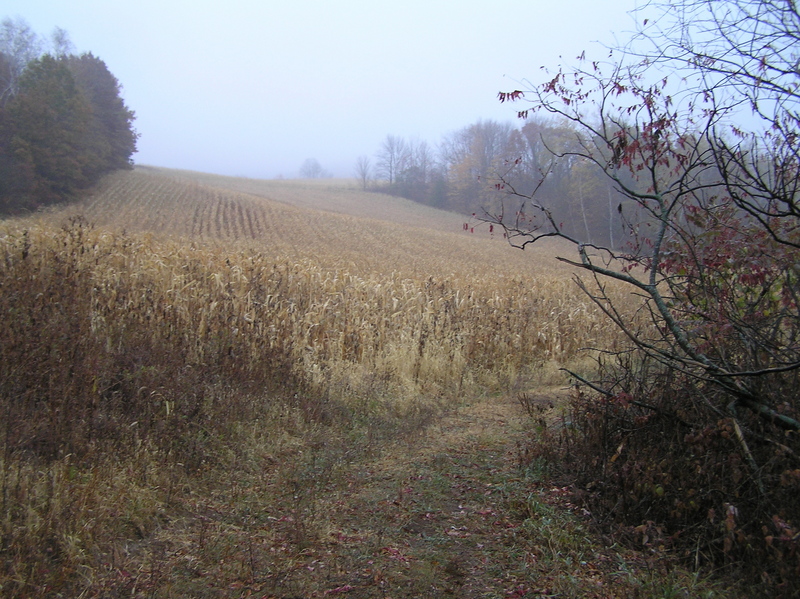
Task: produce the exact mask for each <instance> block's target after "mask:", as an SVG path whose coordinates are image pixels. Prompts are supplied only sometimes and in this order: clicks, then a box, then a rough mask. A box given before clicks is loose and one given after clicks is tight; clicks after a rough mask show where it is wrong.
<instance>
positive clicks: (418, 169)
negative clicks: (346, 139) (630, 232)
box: [355, 116, 633, 246]
mask: <svg viewBox="0 0 800 599" xmlns="http://www.w3.org/2000/svg"><path fill="white" fill-rule="evenodd" d="M578 143H579V137H578V136H577V132H576V130H575V128H574V127H573V126H572V125H571V124H570V123H569V122H566V121H558V120H555V119H551V118H547V117H543V116H537V117H533V118H530V119H528V120H527V121H526V122H525V123H524V125H523V126H521V127H517V126H515V125H513V124H511V123H499V122H497V121H492V120H485V121H478V122H476V123H474V124H472V125H469V126H466V127H464V128H462V129H460V130H458V131H455V132H452V133H450V134H447V135H445V136H444V137H443V138H442V140H441V141H440V142H439V144H438V145H437V146H436V147H433V146H431V145H429V144H428V143H427V142H425V141H414V140H411V141H409V140H406V139H404V138H402V137H398V136H394V135H388V136H387V137H386V138H385V140H384V141H383V143H382V144H381V146H380V148H379V149H378V151H377V152H376V154H375V156H374V162H371V161H370V159H369V158H367V157H361V158H359V159H358V161H357V163H356V167H355V175H356V177H357V178H358V180H359V182H360V184H361V185H362V187H363V188H365V189H367V188H371V189H376V190H380V191H384V192H387V193H391V194H394V195H399V196H402V197H405V198H408V199H411V200H415V201H417V202H420V203H423V204H428V205H431V206H434V207H436V208H441V209H444V210H451V211H454V212H459V213H461V214H472V213H478V214H482V213H483V210H484V209H486V210H490V211H495V210H496V209H497V208H498V207H499V206H500V204H501V203H502V200H503V198H504V197H506V196H507V192H508V190H509V187H510V186H513V188H514V190H515V191H516V192H519V193H521V194H523V195H528V194H530V193H531V192H532V191H533V190H534V189H536V188H537V187H538V190H537V193H538V195H539V197H543V198H547V199H548V200H549V201H550V204H551V205H552V206H553V212H554V217H555V218H556V219H557V220H558V222H559V223H560V224H562V225H563V230H564V231H565V232H566V233H568V234H570V235H576V236H577V235H579V236H581V237H582V238H584V239H587V240H591V241H592V242H594V243H602V244H607V245H612V246H619V245H620V244H621V243H624V240H625V239H626V235H627V233H626V231H625V230H623V226H622V221H621V220H620V218H619V211H620V210H621V209H622V204H623V203H624V201H625V199H624V198H623V197H622V196H621V195H620V194H619V193H618V192H617V191H616V189H615V188H614V186H613V185H612V184H611V183H610V182H609V181H608V179H607V178H606V177H603V174H602V172H601V171H600V169H598V168H596V167H595V166H594V165H592V164H590V163H589V162H588V161H584V160H580V159H578V158H575V159H572V160H558V161H555V160H554V159H553V152H557V153H560V154H563V153H569V152H570V150H571V147H572V146H573V145H576V144H578ZM545 175H546V176H545ZM498 186H500V187H502V189H499V188H498ZM631 208H633V207H631Z"/></svg>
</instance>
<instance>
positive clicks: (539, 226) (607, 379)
mask: <svg viewBox="0 0 800 599" xmlns="http://www.w3.org/2000/svg"><path fill="white" fill-rule="evenodd" d="M654 7H660V8H661V9H663V12H662V13H661V15H660V17H659V18H657V19H656V20H655V21H653V20H647V21H645V20H642V28H641V30H640V31H639V33H638V34H637V37H636V39H635V40H634V42H633V43H632V44H631V46H629V47H627V48H625V49H623V50H626V51H623V52H622V53H620V52H619V49H616V51H615V52H613V53H612V54H611V57H612V60H611V61H610V62H603V61H592V60H587V59H586V58H585V57H581V58H580V59H579V63H578V66H577V67H575V68H566V67H561V68H559V69H557V70H556V71H555V72H551V73H549V74H548V75H547V76H546V78H545V80H544V81H543V82H541V83H539V84H527V85H525V86H524V89H517V90H514V91H511V92H507V93H505V92H504V93H500V100H501V101H503V102H516V103H517V105H518V106H519V104H520V103H526V104H525V105H524V106H522V109H521V110H519V111H518V114H519V116H521V117H523V118H526V117H527V116H529V115H532V114H537V113H544V114H549V115H552V116H555V117H557V118H559V119H563V120H565V121H566V122H569V123H570V124H571V126H572V128H573V133H572V139H571V140H570V143H569V144H566V145H564V146H562V147H557V148H556V147H550V151H551V154H552V159H553V160H554V161H555V163H556V167H554V168H557V165H558V164H559V163H564V162H566V163H568V164H575V161H576V160H577V161H579V162H580V164H583V165H592V167H593V168H594V169H596V170H597V171H598V172H600V173H602V174H603V176H604V177H605V178H606V181H607V182H608V183H610V184H611V185H612V186H613V187H614V189H615V190H616V192H617V193H618V194H619V195H620V197H621V198H622V201H620V202H619V203H618V204H617V205H616V209H614V204H610V205H609V209H610V211H611V212H612V213H616V214H615V216H616V217H617V219H618V222H620V223H621V225H622V226H623V227H624V228H625V231H626V234H627V237H628V239H629V240H630V241H631V243H630V245H629V246H628V247H626V248H624V249H620V248H618V247H615V246H614V244H613V243H610V244H605V243H598V242H597V241H595V243H592V241H591V240H590V239H588V236H587V235H586V234H585V233H582V232H579V231H577V230H575V229H573V230H572V231H567V230H565V228H564V227H563V223H562V222H561V221H560V220H559V219H557V218H555V216H554V214H555V212H554V208H555V205H554V201H553V198H548V197H547V196H543V195H541V194H540V191H541V190H542V189H543V186H544V184H545V182H546V180H547V177H549V176H550V174H551V173H552V172H554V168H547V169H545V170H543V172H542V176H541V177H540V179H539V182H538V184H537V186H536V187H535V189H534V190H533V191H532V192H527V191H526V192H522V191H520V190H518V189H517V188H516V187H515V185H514V182H513V181H512V180H508V179H506V180H505V182H504V184H503V186H504V190H505V191H506V192H507V193H509V194H510V196H509V197H507V198H506V201H505V202H504V204H503V205H502V206H501V207H500V208H499V209H497V210H492V209H487V210H486V211H485V212H484V215H483V217H482V218H481V220H483V221H485V222H488V223H491V224H493V225H494V226H495V227H497V226H500V227H502V228H503V229H504V231H505V234H506V235H507V237H508V239H509V241H510V242H511V244H512V245H514V246H516V247H519V248H526V247H529V246H530V245H531V244H535V243H537V242H539V241H540V240H542V239H545V238H550V237H555V238H560V239H561V240H563V241H566V242H568V243H569V244H570V247H571V248H572V249H573V250H574V253H564V254H562V256H561V258H560V259H561V260H562V261H563V262H565V263H566V264H568V265H570V266H572V267H574V268H575V272H576V273H578V274H576V277H575V280H576V282H577V284H578V285H579V286H580V288H581V289H582V290H583V291H584V292H585V293H586V294H587V296H588V297H589V298H590V299H591V300H592V301H594V302H595V305H596V306H597V308H598V309H599V310H601V311H602V312H604V313H605V314H606V315H607V317H608V318H609V319H610V321H611V322H613V323H614V324H615V325H616V327H617V328H618V329H619V330H620V331H621V332H622V333H623V335H624V336H626V337H627V339H628V340H629V342H630V343H629V346H625V347H620V346H616V347H600V348H595V349H596V350H598V355H599V358H598V371H597V375H596V376H587V375H584V374H582V373H577V372H571V375H572V376H573V377H574V378H575V379H576V380H578V381H581V382H582V383H583V384H585V385H587V386H588V387H590V388H591V389H592V390H593V391H594V392H596V393H597V394H599V395H600V396H602V397H603V398H604V399H603V402H601V403H600V405H602V406H605V407H604V408H602V409H606V408H607V409H608V411H607V412H605V413H606V414H611V413H612V412H613V413H614V414H615V415H619V414H625V416H624V418H628V415H631V414H632V413H634V414H635V415H636V418H634V417H633V416H630V418H628V419H627V420H625V426H624V427H619V428H616V429H614V431H613V434H612V429H611V427H610V426H609V427H608V428H604V429H603V431H602V434H600V433H598V432H597V431H594V432H595V433H596V436H595V438H597V439H600V438H601V437H602V439H601V440H600V441H598V444H599V445H602V444H603V443H606V439H608V440H609V442H610V443H612V444H614V445H612V446H611V447H612V448H611V450H610V451H611V453H614V451H615V449H616V448H617V447H619V449H618V450H617V453H616V455H614V457H613V458H610V455H611V453H609V454H608V455H609V458H608V459H606V458H604V457H603V458H599V460H598V461H599V462H602V464H601V466H599V467H598V468H600V467H602V469H603V472H609V471H611V470H614V469H615V468H618V467H619V468H622V467H621V466H619V462H617V464H614V461H615V460H617V458H619V452H620V451H622V448H623V445H624V446H625V447H626V451H630V452H631V454H630V458H624V459H623V460H622V461H625V460H627V459H630V460H631V462H628V466H629V468H628V470H626V471H624V472H623V471H622V470H617V472H619V478H618V479H617V480H618V481H623V482H622V483H620V487H618V492H619V495H618V496H619V497H620V501H622V502H625V501H627V499H626V497H630V496H631V493H634V496H635V502H634V503H635V505H633V506H631V511H632V512H635V510H636V509H638V507H639V506H643V505H646V506H647V507H646V510H645V508H642V510H645V511H646V513H647V516H646V518H648V519H649V518H654V517H655V516H654V514H655V505H656V503H657V501H658V498H657V497H655V498H654V497H653V496H650V497H644V496H643V495H642V494H639V495H636V493H635V492H633V491H632V489H633V488H634V486H635V485H640V484H642V483H643V482H644V480H643V479H641V478H639V479H637V478H636V475H635V473H634V472H635V468H639V467H642V468H645V466H646V465H643V464H642V463H641V462H639V463H637V462H635V460H636V457H635V455H634V452H635V450H634V449H633V447H634V443H637V445H636V447H638V448H644V449H647V448H648V446H652V445H653V444H655V443H663V446H664V447H665V448H666V449H665V453H663V454H657V459H658V460H659V466H658V467H657V468H663V469H665V470H667V469H669V468H671V467H672V466H671V464H670V460H671V458H673V457H677V458H680V460H685V462H682V463H683V464H693V466H692V467H690V468H688V469H687V468H686V467H685V466H684V467H683V472H681V471H680V470H681V467H676V468H673V469H672V470H671V474H670V476H673V477H677V476H680V477H684V478H682V479H681V483H680V484H679V485H676V486H681V488H680V489H676V490H675V493H674V494H673V495H672V496H671V497H669V501H668V502H665V503H664V505H665V506H666V507H665V508H664V509H663V511H662V512H660V514H661V516H659V517H664V518H674V521H675V522H676V526H680V527H681V528H680V529H676V530H681V531H682V533H683V532H686V531H688V530H690V529H692V528H694V529H695V530H703V529H704V530H706V531H707V535H708V536H707V537H706V538H705V540H707V542H708V544H707V545H706V546H708V547H711V546H712V544H713V543H716V544H717V545H716V546H718V547H720V549H717V550H715V551H717V553H719V554H724V559H728V557H729V556H730V552H732V551H734V548H735V546H737V545H738V546H739V547H740V549H739V551H740V553H739V555H741V556H743V559H751V557H752V555H753V554H755V552H756V551H761V553H760V555H761V556H762V558H763V560H764V561H762V562H760V563H759V565H758V566H757V568H762V567H763V566H764V565H765V564H768V565H769V567H770V568H772V569H771V570H770V571H771V572H772V574H771V575H773V574H774V575H775V576H777V577H778V578H781V577H783V580H784V581H790V582H785V584H786V585H787V588H791V585H794V587H793V588H797V581H798V576H797V571H796V570H792V571H790V570H788V569H786V570H780V568H779V567H774V566H775V562H777V561H778V560H779V559H782V558H781V557H780V556H779V555H778V551H783V550H784V549H785V550H786V551H791V552H797V551H798V550H799V549H800V535H798V534H797V533H796V530H795V529H794V528H792V527H788V528H783V527H782V526H783V525H782V524H781V523H782V522H784V521H788V520H791V519H792V518H794V521H795V522H796V521H797V520H798V518H800V510H798V508H797V505H798V504H797V501H796V490H795V491H794V492H787V491H786V489H785V480H784V479H782V478H781V477H782V476H784V473H785V472H794V471H795V470H796V469H797V468H798V464H799V463H800V440H798V431H800V395H798V393H797V389H798V388H800V266H798V265H800V253H798V252H799V250H800V194H799V193H798V192H800V182H799V181H798V173H800V69H798V56H800V55H798V50H797V48H798V42H800V14H798V11H797V6H796V2H795V1H794V0H727V1H722V0H677V2H670V3H669V5H667V4H666V3H663V4H661V3H656V4H650V5H648V10H652V9H653V8H654ZM645 42H649V43H651V45H650V46H649V47H648V46H646V44H645ZM568 172H571V169H570V170H569V171H568ZM604 191H607V189H605V188H604V187H603V186H599V187H598V189H597V192H593V193H597V195H598V196H599V195H600V194H601V193H603V192H604ZM619 284H621V285H622V286H623V287H624V288H625V289H627V290H628V291H630V295H628V296H627V297H629V298H633V299H634V300H635V301H636V302H637V304H636V305H635V306H634V307H633V308H629V307H628V306H626V305H623V304H622V303H621V301H620V299H619V298H620V295H618V294H617V295H615V294H614V293H612V292H611V289H612V288H613V287H614V286H615V285H619ZM618 291H619V289H618V288H617V292H618ZM629 408H630V410H629ZM634 410H635V411H634ZM616 417H617V416H615V418H616ZM651 417H652V419H651ZM652 420H658V421H660V422H661V423H664V422H669V423H672V425H671V426H672V428H669V429H668V430H670V431H671V432H672V436H668V435H665V437H664V438H663V439H660V440H657V439H655V438H654V437H651V438H646V435H647V433H648V431H652V430H655V429H653V428H650V427H648V426H646V425H645V423H648V422H651V421H652ZM622 421H623V417H619V419H618V420H616V421H615V422H622ZM587 422H589V423H590V424H591V421H590V420H587ZM595 422H603V423H604V424H603V426H605V425H606V424H608V423H609V420H602V416H601V417H598V419H597V420H596V421H595ZM722 426H725V427H728V428H726V429H725V432H724V435H722V436H721V437H720V439H721V441H724V443H720V444H718V445H715V446H714V447H712V443H708V444H706V445H702V444H703V443H705V441H707V440H710V439H711V438H712V437H714V436H715V435H716V434H717V431H720V430H721V427H722ZM660 430H662V431H663V430H667V427H666V425H665V426H664V428H662V429H660ZM615 435H616V436H615ZM584 438H585V439H588V438H589V434H588V433H587V435H586V437H584ZM637 438H638V441H636V439H637ZM588 442H589V441H587V443H588ZM648 444H649V445H648ZM701 446H702V448H701ZM602 447H603V448H604V450H605V448H607V446H605V445H602ZM712 451H713V452H714V453H713V459H714V460H718V461H716V462H714V463H719V464H721V463H722V462H723V461H724V460H726V459H731V460H738V461H739V462H740V463H741V464H743V465H744V466H743V468H742V469H740V470H737V471H736V472H734V471H731V472H725V473H717V474H715V476H716V478H714V479H713V483H711V484H710V485H709V483H708V481H709V480H712V479H711V478H709V476H708V471H706V470H704V468H703V466H702V465H700V464H699V463H700V461H701V460H700V459H699V458H697V455H698V452H701V453H705V454H706V455H707V456H710V455H711V452H712ZM665 456H666V457H665ZM676 463H679V462H676ZM706 463H708V462H706ZM692 468H694V469H693V470H692ZM645 469H646V468H645ZM603 476H604V475H603ZM626 476H630V478H625V477H626ZM658 476H660V475H656V478H657V477H658ZM692 477H694V478H692ZM623 479H624V480H623ZM607 480H608V479H607ZM665 480H666V479H665ZM626 485H627V486H626ZM690 488H691V489H696V490H700V489H702V493H701V494H698V496H697V500H696V503H695V507H697V508H698V509H697V511H696V512H692V514H689V512H690V511H691V510H692V509H694V508H691V509H690V510H683V508H681V507H679V508H677V509H676V508H675V506H681V505H682V504H681V502H682V501H683V500H684V499H687V496H686V495H682V494H681V493H683V492H685V490H686V489H690ZM711 488H713V489H714V492H713V493H712V492H711V491H710V489H711ZM795 489H796V487H795ZM661 490H662V492H663V488H662V489H661ZM693 501H695V500H693ZM701 505H702V507H699V506H701ZM734 505H736V506H739V507H737V508H734V507H733V506H734ZM725 506H728V507H725ZM723 507H724V508H725V509H728V521H727V527H728V528H727V531H728V532H731V535H730V536H728V537H726V538H724V539H723V538H721V537H720V535H719V527H718V526H717V527H715V526H714V525H713V523H711V524H710V523H709V522H708V520H709V519H708V518H707V514H713V513H714V510H718V509H720V508H723ZM745 507H746V508H747V514H746V515H745V509H744V508H745ZM740 508H741V509H742V512H741V513H742V515H741V517H740V516H739V512H738V510H739V509H740ZM671 510H672V511H671ZM670 514H678V515H670ZM778 514H779V515H778ZM636 516H637V517H639V518H642V517H643V516H644V511H639V512H636ZM712 520H713V518H712ZM639 521H640V522H641V521H642V520H639ZM734 530H735V531H736V536H735V537H734V535H733V531H734ZM785 530H789V532H787V533H785V534H784V531H785ZM781 535H782V536H781ZM759 536H761V537H762V540H760V541H759V543H760V544H761V547H762V548H761V549H760V550H754V551H753V553H748V552H750V550H751V549H752V548H753V547H755V545H756V539H758V537H759ZM778 536H781V538H785V541H782V543H784V544H783V545H782V546H781V549H780V550H774V549H773V548H772V547H770V546H769V543H770V542H771V541H772V539H773V538H777V537H778ZM697 546H698V547H699V546H700V541H698V542H697ZM793 555H794V553H793ZM764 556H766V557H764ZM769 560H772V563H770V561H769ZM759 572H761V570H759Z"/></svg>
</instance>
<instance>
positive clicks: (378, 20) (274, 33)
mask: <svg viewBox="0 0 800 599" xmlns="http://www.w3.org/2000/svg"><path fill="white" fill-rule="evenodd" d="M637 1H638V2H639V3H640V4H641V3H643V0H560V1H559V0H527V1H526V0H452V1H451V0H403V1H399V0H392V1H385V0H330V1H324V0H260V1H256V0H227V1H225V2H220V1H217V2H211V1H206V0H137V1H135V2H121V1H120V0H103V1H100V0H69V1H66V0H3V2H2V4H0V18H5V17H11V18H16V17H21V18H23V19H24V20H25V21H27V23H28V24H29V25H30V26H31V27H32V29H33V30H34V31H36V32H37V33H38V34H40V35H42V36H49V34H50V33H51V32H52V30H53V29H54V28H55V27H61V28H63V29H65V30H66V31H67V32H68V33H69V36H70V39H71V40H72V43H73V44H74V46H75V50H76V51H77V52H78V53H82V52H92V53H93V54H94V55H95V56H97V57H99V58H101V59H102V60H103V61H104V62H105V63H106V65H107V66H108V68H109V70H110V71H111V72H112V73H113V74H114V75H115V76H116V77H117V79H118V80H119V82H120V84H121V85H122V96H123V99H124V100H125V102H126V104H127V105H128V107H129V108H130V109H132V110H133V111H134V112H135V113H136V122H135V127H136V130H137V131H138V132H139V134H140V138H139V142H138V152H137V153H136V154H135V155H134V157H133V158H134V161H135V162H136V163H137V164H146V165H153V166H164V167H170V168H181V169H190V170H196V171H204V172H211V173H218V174H225V175H233V176H246V177H253V178H273V177H286V178H291V177H296V176H298V171H299V170H300V167H301V166H302V164H303V162H304V161H305V160H306V159H308V158H313V159H315V160H317V161H318V162H319V163H320V164H321V165H322V167H323V168H324V169H326V170H327V171H329V172H331V173H332V174H334V175H335V176H339V177H349V176H352V175H353V172H354V169H355V163H356V160H357V159H358V157H359V156H367V157H369V158H370V159H371V160H372V161H373V162H374V156H375V154H376V153H377V152H378V151H379V149H380V146H381V143H382V142H383V141H384V140H385V139H386V137H387V135H395V136H400V137H403V138H405V139H407V140H415V141H426V142H428V144H430V145H431V146H432V147H434V148H435V147H436V145H437V144H438V143H439V142H440V141H441V139H442V138H443V136H445V135H447V134H449V133H452V132H454V131H457V130H459V129H462V128H464V127H466V126H468V125H471V124H473V123H475V122H477V121H479V120H494V121H498V122H514V121H515V120H516V108H515V107H514V106H513V105H508V104H505V105H503V104H500V102H499V101H498V100H497V93H498V92H499V91H513V90H514V89H517V88H518V87H520V83H519V82H520V81H522V80H525V79H527V80H530V81H534V82H535V81H537V80H538V79H537V78H541V77H542V74H541V73H542V72H541V70H540V69H541V67H548V68H555V67H557V65H558V64H560V63H561V62H564V61H566V62H568V63H569V62H574V59H575V57H577V56H578V55H579V54H580V53H581V52H582V51H584V50H586V52H587V55H593V54H594V53H595V52H597V53H598V55H604V54H605V53H604V52H603V51H602V46H601V45H600V43H601V42H605V43H611V42H613V40H614V35H615V34H616V35H617V37H619V38H621V39H624V38H625V37H626V35H625V33H626V32H628V31H630V30H631V29H633V20H632V16H631V15H630V14H629V13H630V11H631V10H632V9H634V8H635V7H636V5H637Z"/></svg>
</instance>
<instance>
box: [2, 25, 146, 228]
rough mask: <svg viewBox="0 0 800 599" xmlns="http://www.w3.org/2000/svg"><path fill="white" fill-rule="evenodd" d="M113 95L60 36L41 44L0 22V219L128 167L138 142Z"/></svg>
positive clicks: (86, 57) (98, 69) (110, 84)
mask: <svg viewBox="0 0 800 599" xmlns="http://www.w3.org/2000/svg"><path fill="white" fill-rule="evenodd" d="M120 89H121V88H120V84H119V82H118V81H117V79H116V77H114V75H112V74H111V72H110V71H109V70H108V67H107V66H106V64H105V63H104V62H103V61H102V60H101V59H100V58H98V57H96V56H94V55H93V54H91V53H83V54H75V53H74V51H73V46H72V44H71V42H70V41H69V37H68V35H67V33H66V32H65V31H64V30H63V29H60V28H56V29H55V30H54V31H53V33H52V35H51V37H50V39H49V40H48V39H45V38H42V37H40V36H39V35H38V34H36V33H35V32H33V31H32V30H31V28H30V26H29V25H28V24H27V23H26V22H25V21H24V20H22V19H20V18H17V19H13V20H12V19H9V18H6V19H4V20H3V21H2V22H0V213H3V214H14V213H21V212H25V211H30V210H35V209H37V208H40V207H43V206H47V205H50V204H54V203H58V202H62V201H65V200H69V199H70V198H72V197H74V196H75V194H76V192H78V191H79V190H81V189H85V188H87V187H89V186H91V185H92V184H93V183H95V182H97V181H98V180H99V178H100V177H101V176H103V175H104V174H106V173H108V172H111V171H114V170H117V169H124V168H130V167H131V166H132V161H131V156H132V155H133V153H134V152H135V151H136V140H137V137H138V134H137V133H136V131H135V130H134V128H133V121H134V113H133V111H131V110H130V109H129V108H128V107H127V106H126V105H125V102H124V101H123V99H122V97H121V95H120Z"/></svg>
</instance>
